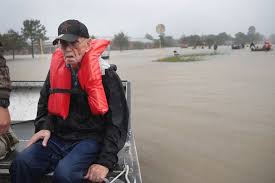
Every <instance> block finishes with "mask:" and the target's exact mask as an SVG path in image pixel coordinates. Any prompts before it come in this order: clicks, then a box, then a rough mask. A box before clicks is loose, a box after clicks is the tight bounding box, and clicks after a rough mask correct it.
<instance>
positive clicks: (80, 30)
mask: <svg viewBox="0 0 275 183" xmlns="http://www.w3.org/2000/svg"><path fill="white" fill-rule="evenodd" d="M79 37H85V38H89V37H90V36H89V32H88V29H87V27H86V26H85V25H84V24H83V23H81V22H79V21H78V20H66V21H64V22H62V23H61V24H60V25H59V27H58V37H57V38H55V40H54V41H53V45H56V44H57V43H58V40H64V41H67V42H74V41H75V40H77V39H78V38H79Z"/></svg>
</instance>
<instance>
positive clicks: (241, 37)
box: [0, 19, 275, 58]
mask: <svg viewBox="0 0 275 183" xmlns="http://www.w3.org/2000/svg"><path fill="white" fill-rule="evenodd" d="M46 32H47V31H46V28H45V26H44V25H42V24H41V23H40V20H34V19H31V20H25V21H23V25H22V28H21V32H16V31H15V30H13V29H10V30H9V31H8V32H7V33H4V34H0V40H1V42H2V44H3V45H4V49H5V50H6V51H12V54H13V58H14V55H15V54H14V53H15V51H16V50H22V49H25V48H29V49H30V50H31V53H32V57H33V58H34V44H36V45H39V46H41V47H42V45H41V44H42V42H43V41H46V40H48V39H49V38H48V37H47V36H46ZM91 38H95V36H91ZM144 39H145V40H150V41H149V42H144V41H133V40H131V37H129V36H128V35H127V34H126V33H124V32H119V33H117V34H115V35H114V37H113V39H112V45H111V49H114V50H121V51H122V50H127V49H145V48H159V47H160V46H162V47H176V46H182V47H183V46H193V47H196V46H208V47H211V46H213V45H214V44H217V45H229V44H250V43H251V42H254V43H256V44H257V43H259V42H262V41H263V40H264V36H263V35H262V34H260V33H259V32H257V31H256V27H255V26H250V27H249V28H248V31H247V33H243V32H238V33H236V34H235V35H234V37H232V36H231V35H230V34H227V33H226V32H222V33H219V34H217V35H214V34H209V35H196V34H194V35H189V36H185V35H183V36H181V37H180V38H179V39H174V38H173V37H172V36H167V35H165V34H161V35H159V37H157V38H154V37H153V36H152V35H150V34H148V33H147V34H145V36H144ZM269 40H270V41H271V42H272V43H275V34H272V35H270V37H269Z"/></svg>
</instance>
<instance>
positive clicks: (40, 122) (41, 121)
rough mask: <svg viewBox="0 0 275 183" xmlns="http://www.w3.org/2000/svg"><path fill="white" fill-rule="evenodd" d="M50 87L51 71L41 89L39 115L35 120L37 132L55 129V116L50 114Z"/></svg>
mask: <svg viewBox="0 0 275 183" xmlns="http://www.w3.org/2000/svg"><path fill="white" fill-rule="evenodd" d="M49 88H50V72H49V73H48V75H47V78H46V80H45V82H44V85H43V87H42V89H41V91H40V98H39V101H38V106H37V115H36V119H35V121H34V125H35V133H36V132H39V131H40V130H49V131H53V127H54V126H53V116H49V115H48V98H49V95H50V93H49Z"/></svg>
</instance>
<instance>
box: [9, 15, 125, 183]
mask: <svg viewBox="0 0 275 183" xmlns="http://www.w3.org/2000/svg"><path fill="white" fill-rule="evenodd" d="M53 44H59V48H58V49H57V50H56V51H55V52H54V53H53V56H52V61H51V66H50V71H49V73H48V76H47V78H46V81H45V83H44V86H43V88H42V90H41V92H40V99H39V102H38V111H37V117H36V119H35V134H34V135H33V136H32V137H31V139H30V140H29V142H28V145H27V148H26V149H25V150H24V151H22V152H21V153H20V154H19V155H18V156H17V157H16V159H15V160H14V161H13V162H12V165H11V167H10V173H11V182H13V183H15V182H17V183H19V182H20V183H24V182H26V183H32V182H35V183H37V182H39V180H40V178H41V176H42V175H44V174H47V173H49V172H53V173H54V174H53V181H54V182H56V183H61V182H62V183H67V182H68V183H69V182H70V183H72V182H74V183H78V182H84V181H92V182H103V181H104V180H105V177H106V175H107V173H108V172H109V170H111V169H112V168H113V167H114V166H115V164H116V163H117V153H118V151H119V150H120V149H121V148H122V147H123V146H124V143H125V140H126V136H127V128H128V116H129V114H128V107H127V103H126V99H125V96H124V90H123V86H122V83H121V81H120V79H119V77H118V75H117V74H116V72H115V70H114V69H113V68H112V67H110V65H108V64H102V65H104V67H101V68H100V63H99V60H100V55H101V54H102V52H103V51H104V49H105V48H106V47H107V46H108V44H109V41H107V40H90V39H89V33H88V29H87V27H86V26H85V25H84V24H83V23H81V22H79V21H78V20H67V21H65V22H63V23H61V24H60V26H59V28H58V37H57V38H56V39H55V40H54V41H53Z"/></svg>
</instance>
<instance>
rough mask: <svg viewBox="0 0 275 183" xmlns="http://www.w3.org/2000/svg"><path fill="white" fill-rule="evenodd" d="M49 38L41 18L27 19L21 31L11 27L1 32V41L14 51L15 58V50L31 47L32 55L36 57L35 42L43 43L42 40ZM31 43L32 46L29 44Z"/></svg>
mask: <svg viewBox="0 0 275 183" xmlns="http://www.w3.org/2000/svg"><path fill="white" fill-rule="evenodd" d="M45 40H48V37H47V36H46V28H45V26H44V25H42V24H41V23H40V20H33V19H31V20H25V21H23V27H22V28H21V32H20V33H19V32H16V31H15V30H13V29H10V30H9V31H8V32H7V33H4V34H0V41H1V42H2V44H3V46H4V49H5V50H6V51H10V50H11V51H12V54H13V59H14V53H15V50H20V49H22V48H26V47H30V49H31V53H32V57H33V58H34V44H35V43H37V44H39V45H40V44H42V41H45ZM28 42H29V43H30V46H29V44H28Z"/></svg>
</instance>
